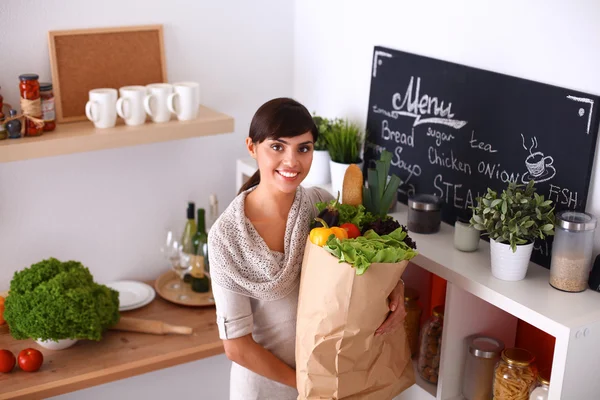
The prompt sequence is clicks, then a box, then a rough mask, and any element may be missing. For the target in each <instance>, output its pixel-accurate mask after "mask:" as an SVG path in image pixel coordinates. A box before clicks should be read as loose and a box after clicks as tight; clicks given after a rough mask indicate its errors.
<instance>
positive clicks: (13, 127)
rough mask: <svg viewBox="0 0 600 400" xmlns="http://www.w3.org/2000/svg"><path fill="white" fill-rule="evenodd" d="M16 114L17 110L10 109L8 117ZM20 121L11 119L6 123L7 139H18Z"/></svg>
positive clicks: (19, 135)
mask: <svg viewBox="0 0 600 400" xmlns="http://www.w3.org/2000/svg"><path fill="white" fill-rule="evenodd" d="M16 116H17V110H15V109H11V110H10V118H14V117H16ZM21 126H22V124H21V121H20V120H19V119H13V120H10V121H8V122H7V123H6V125H5V127H6V132H7V133H8V138H9V139H18V138H20V137H21Z"/></svg>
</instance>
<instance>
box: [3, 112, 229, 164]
mask: <svg viewBox="0 0 600 400" xmlns="http://www.w3.org/2000/svg"><path fill="white" fill-rule="evenodd" d="M233 130H234V121H233V118H232V117H230V116H228V115H226V114H222V113H220V112H217V111H215V110H212V109H210V108H207V107H204V106H200V110H199V112H198V118H196V119H194V120H191V121H178V120H176V119H172V120H171V121H169V122H165V123H161V124H157V123H154V122H150V121H149V122H146V123H145V124H143V125H138V126H127V125H124V124H123V121H122V120H120V119H119V120H118V122H117V126H115V127H114V128H107V129H96V128H95V127H94V125H93V124H92V122H90V121H84V122H74V123H64V124H57V126H56V130H54V131H52V132H45V133H44V134H43V135H41V136H37V137H24V138H21V139H6V140H2V141H0V163H4V162H11V161H20V160H28V159H34V158H42V157H50V156H58V155H63V154H73V153H82V152H86V151H94V150H105V149H114V148H118V147H128V146H135V145H140V144H149V143H157V142H166V141H170V140H177V139H187V138H192V137H197V136H209V135H217V134H220V133H229V132H233Z"/></svg>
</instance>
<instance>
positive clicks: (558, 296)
mask: <svg viewBox="0 0 600 400" xmlns="http://www.w3.org/2000/svg"><path fill="white" fill-rule="evenodd" d="M255 170H256V164H255V163H254V160H252V159H244V160H238V177H237V179H236V183H239V182H243V181H244V180H245V179H247V177H248V176H250V175H251V174H252V173H253V172H254V171H255ZM238 187H239V185H238ZM322 187H323V188H324V189H326V190H328V191H331V186H330V185H323V186H322ZM407 212H408V209H407V207H406V206H405V205H403V204H398V205H397V207H396V212H394V213H392V214H391V215H392V216H393V217H394V218H395V219H396V220H398V222H400V224H402V225H406V222H407V221H406V220H407ZM410 235H411V237H412V238H413V239H414V240H415V242H416V243H417V247H418V251H419V255H418V256H417V257H415V258H414V259H413V260H412V263H413V264H414V265H416V266H418V268H422V269H423V270H425V271H428V272H430V273H432V274H435V275H437V276H439V277H441V278H443V279H445V280H446V281H447V282H448V284H447V290H446V299H445V317H444V321H445V323H444V330H443V334H442V347H441V348H442V355H441V361H440V375H439V382H438V385H437V387H435V390H432V386H433V385H430V384H428V383H426V382H423V381H422V380H417V385H415V386H413V388H415V387H418V388H419V389H420V390H417V389H416V388H415V389H414V390H412V389H413V388H411V390H410V391H408V390H407V391H406V392H404V393H402V395H400V396H398V397H397V398H396V399H397V400H400V399H401V400H421V399H426V398H428V399H434V398H435V399H438V400H455V399H461V398H462V396H461V384H462V371H463V368H464V362H465V357H466V345H465V340H464V339H465V338H466V337H467V336H469V335H471V334H474V333H481V334H487V335H490V336H493V337H496V338H498V339H500V340H502V341H503V342H504V344H505V346H506V347H511V346H514V344H515V339H516V331H517V322H518V320H519V319H521V320H522V321H525V322H527V323H529V324H531V325H533V326H535V327H537V328H538V329H540V330H542V331H544V332H546V333H548V334H550V335H552V336H554V338H555V340H556V341H555V348H554V357H553V361H552V375H551V377H550V381H551V383H550V391H549V399H550V400H560V399H566V400H571V399H573V400H576V399H592V398H597V397H598V393H600V379H598V378H597V372H598V368H599V367H600V362H599V361H598V360H600V345H599V344H600V293H598V292H595V291H592V290H586V291H585V292H582V293H565V292H561V291H559V290H556V289H554V288H552V287H551V286H550V284H549V277H550V271H549V270H548V269H546V268H544V267H542V266H540V265H537V264H535V263H530V265H529V270H528V272H527V276H526V277H525V279H524V280H521V281H517V282H507V281H502V280H499V279H496V278H495V277H494V276H493V275H492V273H491V267H490V246H489V243H488V242H486V241H483V240H482V241H481V242H480V246H479V249H478V250H477V251H475V252H473V253H464V252H461V251H459V250H456V249H455V248H454V227H452V226H450V225H448V224H446V223H442V226H441V229H440V231H439V232H438V233H436V234H432V235H422V234H416V233H413V232H411V233H410Z"/></svg>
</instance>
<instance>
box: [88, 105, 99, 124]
mask: <svg viewBox="0 0 600 400" xmlns="http://www.w3.org/2000/svg"><path fill="white" fill-rule="evenodd" d="M97 107H98V104H97V103H96V102H95V101H92V100H90V101H88V102H87V103H85V116H86V117H88V119H89V120H90V121H92V122H93V123H97V122H98V121H100V116H99V115H98V112H93V109H94V108H96V110H98V108H97Z"/></svg>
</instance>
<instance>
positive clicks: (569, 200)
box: [548, 184, 578, 209]
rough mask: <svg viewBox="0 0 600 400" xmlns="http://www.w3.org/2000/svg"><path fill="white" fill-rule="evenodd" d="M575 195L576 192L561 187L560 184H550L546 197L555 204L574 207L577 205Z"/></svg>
mask: <svg viewBox="0 0 600 400" xmlns="http://www.w3.org/2000/svg"><path fill="white" fill-rule="evenodd" d="M577 197H578V196H577V192H572V191H571V190H569V189H567V188H561V187H560V186H556V185H553V184H550V189H549V190H548V199H549V200H552V201H554V202H555V203H557V204H560V205H563V206H567V208H571V209H575V208H576V207H577Z"/></svg>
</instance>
